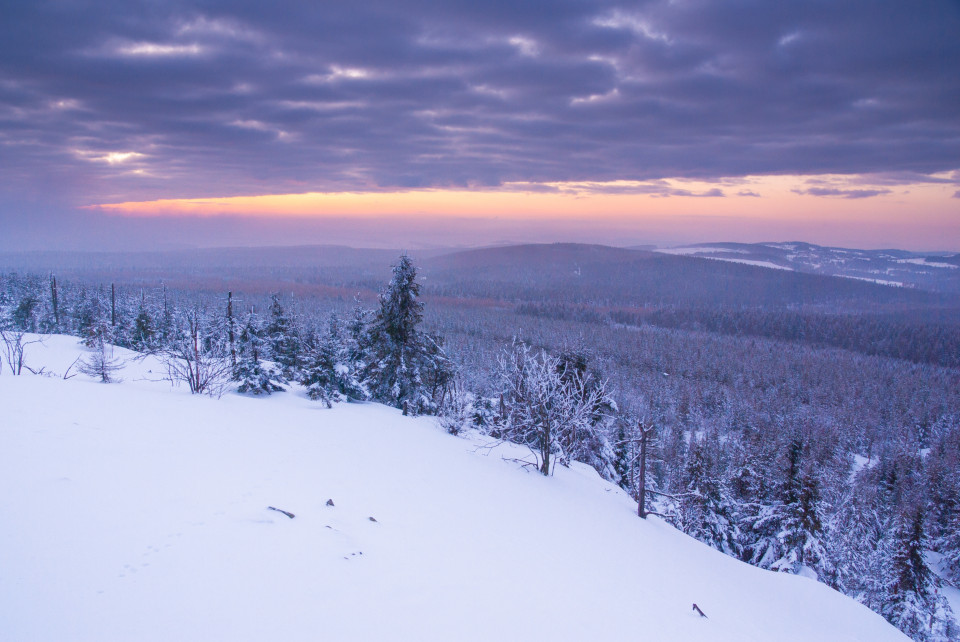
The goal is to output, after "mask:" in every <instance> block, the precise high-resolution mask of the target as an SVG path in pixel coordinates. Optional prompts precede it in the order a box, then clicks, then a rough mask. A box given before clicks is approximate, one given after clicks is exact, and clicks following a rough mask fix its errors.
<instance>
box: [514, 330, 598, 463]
mask: <svg viewBox="0 0 960 642" xmlns="http://www.w3.org/2000/svg"><path fill="white" fill-rule="evenodd" d="M499 372H500V375H499V381H500V386H501V399H502V400H503V401H502V413H503V415H504V416H503V417H502V418H501V427H500V433H501V434H502V436H503V437H504V438H505V439H508V440H510V441H513V442H516V443H520V444H524V445H526V446H529V447H530V449H531V450H532V451H533V452H534V454H536V455H537V463H538V468H539V470H540V472H541V473H543V474H544V475H549V474H550V472H551V471H552V470H553V463H554V462H555V461H557V462H560V463H561V464H564V465H566V464H568V463H569V462H570V461H571V454H572V453H576V452H582V451H581V450H580V449H581V444H582V441H583V440H584V438H585V437H586V436H588V435H589V437H590V439H591V440H593V441H596V442H598V443H602V444H604V449H605V451H608V452H609V454H610V455H611V456H612V449H611V448H610V445H609V444H608V443H607V442H606V439H605V438H603V437H602V435H598V434H597V432H596V425H595V424H594V422H593V413H594V411H595V409H596V408H597V406H598V404H600V400H601V399H602V398H603V397H604V396H605V393H604V389H603V386H602V385H598V386H596V387H594V388H593V389H592V390H589V391H587V390H585V386H584V384H583V381H582V380H581V379H580V377H579V375H578V374H576V373H570V372H566V371H564V369H563V367H562V362H561V360H560V359H559V358H557V357H552V356H550V355H548V354H547V353H546V352H544V351H542V350H541V351H539V352H534V351H532V350H531V349H530V347H529V346H527V345H526V344H524V343H522V342H514V345H513V348H512V349H511V350H510V351H508V352H506V353H504V354H503V355H502V356H501V359H500V368H499ZM611 466H612V461H611Z"/></svg>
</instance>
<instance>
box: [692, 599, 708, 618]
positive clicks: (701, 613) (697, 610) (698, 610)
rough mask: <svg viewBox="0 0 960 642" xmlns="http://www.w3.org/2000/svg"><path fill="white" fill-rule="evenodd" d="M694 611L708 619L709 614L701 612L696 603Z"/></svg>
mask: <svg viewBox="0 0 960 642" xmlns="http://www.w3.org/2000/svg"><path fill="white" fill-rule="evenodd" d="M693 610H694V611H696V612H697V613H699V614H700V617H707V614H706V613H704V612H703V611H701V610H700V607H699V606H697V603H696V602H694V603H693ZM707 619H708V620H709V619H710V618H708V617H707Z"/></svg>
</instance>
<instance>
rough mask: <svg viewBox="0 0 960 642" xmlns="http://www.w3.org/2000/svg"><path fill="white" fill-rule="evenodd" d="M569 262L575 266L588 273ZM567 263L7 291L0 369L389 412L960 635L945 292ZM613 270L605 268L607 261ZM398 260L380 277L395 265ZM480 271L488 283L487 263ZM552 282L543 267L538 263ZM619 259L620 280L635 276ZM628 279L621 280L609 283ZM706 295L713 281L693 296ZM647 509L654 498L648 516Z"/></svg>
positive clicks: (463, 259)
mask: <svg viewBox="0 0 960 642" xmlns="http://www.w3.org/2000/svg"><path fill="white" fill-rule="evenodd" d="M571 251H572V252H573V253H574V255H573V258H572V259H571V255H570V252H571ZM579 251H581V250H579V249H577V248H573V249H572V250H571V248H570V247H553V249H552V250H551V249H550V248H549V247H548V248H547V249H545V250H543V256H541V257H539V259H537V257H536V256H534V259H530V256H531V253H529V252H528V253H525V254H524V257H526V258H525V259H524V261H531V260H533V261H534V262H533V263H530V264H523V265H520V264H513V263H511V258H510V256H509V255H507V254H506V252H507V251H506V250H500V251H497V252H495V256H494V257H493V258H491V257H490V256H487V257H486V259H484V257H482V256H481V257H477V256H473V255H471V253H464V254H463V255H456V254H453V255H446V256H431V255H430V254H429V253H425V256H424V258H423V259H422V260H420V259H418V260H417V261H414V260H413V259H412V258H410V256H408V255H406V254H403V255H401V256H400V257H399V258H396V257H395V256H394V257H393V265H392V268H388V266H387V263H388V262H389V261H390V259H389V258H386V257H385V255H384V254H383V253H371V254H369V255H366V256H365V258H363V260H362V261H355V262H352V263H351V262H349V261H348V262H347V264H346V265H336V261H331V262H330V264H329V265H326V266H320V267H304V266H305V265H306V263H307V261H306V260H305V261H304V264H303V265H300V266H299V267H298V266H286V267H276V266H267V265H262V266H253V267H250V266H248V267H245V268H237V269H233V268H224V267H223V266H222V265H221V266H219V267H210V266H206V267H204V266H193V267H191V268H189V269H194V270H195V271H196V273H197V276H196V278H194V279H190V278H188V277H187V276H186V275H187V273H188V268H184V272H181V273H176V272H174V271H171V270H166V271H164V270H162V269H152V270H147V269H144V268H142V267H137V268H130V267H126V268H117V267H114V266H106V267H102V268H98V270H97V271H86V272H84V271H82V270H76V269H73V270H71V269H63V270H62V271H61V272H59V273H58V272H56V271H44V272H41V271H39V270H35V271H30V272H20V271H8V272H4V273H3V274H2V276H0V328H2V330H3V345H2V346H0V348H2V349H3V354H2V355H0V357H2V359H0V361H2V363H0V367H3V368H5V369H7V368H9V369H10V370H11V371H13V372H15V373H19V374H21V376H30V374H31V373H33V374H40V375H42V374H44V372H43V371H42V370H41V369H38V368H37V367H36V365H35V364H31V363H30V362H29V359H26V358H23V354H24V352H23V348H24V344H25V343H27V342H29V341H33V340H36V337H35V335H34V333H41V334H44V333H56V334H69V335H74V336H76V337H78V340H80V341H82V342H83V343H84V344H86V345H87V346H88V347H90V348H91V354H92V357H91V358H90V359H89V360H87V361H86V362H84V363H83V364H80V367H83V368H85V369H86V370H85V372H86V373H87V374H91V373H92V374H94V375H96V376H97V377H99V378H100V379H101V380H102V381H104V382H109V381H110V380H111V375H112V373H113V372H114V370H115V368H114V364H112V363H111V361H110V357H109V355H108V353H107V352H106V351H104V349H103V346H104V345H108V344H113V345H118V346H122V347H126V348H130V349H132V350H135V351H138V352H141V353H149V354H154V355H157V356H160V357H161V358H162V360H163V363H164V364H166V366H167V369H168V370H167V372H166V373H164V376H165V377H166V378H168V379H169V380H170V381H171V383H173V384H176V385H182V386H187V387H189V389H190V390H191V392H195V393H198V394H199V393H205V394H211V395H214V396H219V395H222V394H227V393H231V394H232V393H239V394H245V395H251V396H258V395H263V396H266V395H273V394H292V391H294V390H302V391H303V392H304V393H305V394H307V395H308V396H309V397H310V398H311V399H314V400H316V402H317V403H318V404H321V405H322V406H326V407H330V406H332V405H333V404H335V403H342V402H360V401H374V402H380V403H384V404H387V405H390V406H393V407H396V408H399V409H401V410H402V411H403V412H404V413H405V414H410V415H437V416H438V417H439V419H440V422H441V425H443V426H444V427H445V428H446V429H447V430H448V431H449V432H451V433H453V434H457V433H460V432H462V431H469V430H475V431H481V432H483V433H485V434H487V435H490V436H492V437H494V438H497V439H503V440H508V441H512V442H515V443H519V444H523V445H526V446H528V447H529V453H530V454H529V457H528V458H527V459H526V460H524V461H523V462H520V463H521V465H524V466H527V467H529V469H530V470H531V471H537V472H539V473H542V474H544V475H550V474H551V471H552V470H553V469H554V467H556V466H565V465H569V464H570V463H571V462H574V461H578V462H583V463H586V464H588V465H590V466H592V467H593V468H594V469H595V470H596V471H597V472H598V473H599V474H600V475H601V476H603V477H604V478H606V479H608V480H610V481H613V482H615V483H617V484H619V485H620V486H621V487H623V488H624V489H626V490H627V491H628V492H630V493H631V494H632V495H633V496H634V498H636V499H638V500H641V499H642V505H641V506H640V507H639V508H640V511H641V512H642V513H653V514H656V515H659V516H660V517H662V518H663V519H665V520H667V521H669V522H670V523H672V524H673V525H674V526H676V528H678V529H680V530H681V531H683V532H685V533H687V534H689V535H690V536H692V537H695V538H696V539H698V540H700V541H702V542H705V543H707V544H709V545H710V546H712V547H714V548H716V549H718V550H721V551H723V552H724V553H726V554H728V555H731V556H733V557H736V558H738V559H741V560H743V561H745V562H748V563H750V564H753V565H756V566H759V567H761V568H765V569H770V570H773V571H779V572H785V573H793V574H802V575H807V576H809V577H812V578H815V579H817V580H818V581H820V582H823V583H825V584H827V585H829V586H831V587H833V588H835V589H836V590H838V591H841V592H842V593H844V594H847V595H849V596H851V597H853V598H854V599H856V600H858V601H859V602H861V603H863V604H865V605H866V606H868V607H869V608H871V609H872V610H874V611H876V612H877V613H880V614H881V615H883V616H884V617H885V618H886V619H887V620H888V621H890V622H891V623H893V624H894V625H896V626H897V627H899V628H900V629H901V630H902V631H904V632H905V633H907V634H908V635H909V636H911V637H912V638H913V639H915V640H951V639H957V636H958V628H957V624H956V615H955V614H953V613H951V611H950V608H949V606H948V604H947V601H946V599H945V598H944V596H943V595H942V587H943V586H944V584H945V583H953V584H954V585H957V584H960V535H958V533H960V369H958V367H960V363H958V361H957V359H958V355H960V351H958V346H960V329H958V325H957V324H956V322H955V318H956V317H954V316H953V312H955V308H954V307H952V306H954V305H955V304H956V302H955V301H953V300H952V299H951V298H950V297H949V296H945V295H937V294H933V293H926V292H921V291H908V290H897V289H895V288H889V287H885V286H880V285H874V284H868V283H861V282H855V281H848V280H843V279H838V278H829V277H813V276H806V275H794V274H783V273H779V272H777V271H773V270H763V269H762V268H755V267H749V266H737V265H724V266H722V267H718V266H717V264H716V263H710V262H707V261H703V260H697V259H685V258H680V257H664V258H665V259H670V260H669V261H666V262H664V261H660V260H659V259H655V260H654V259H649V257H646V258H644V260H646V261H647V263H642V262H641V263H637V262H636V261H635V259H634V258H633V257H632V256H630V255H621V254H620V253H621V252H625V251H620V250H617V251H616V252H614V253H612V254H610V253H608V254H604V255H603V258H602V260H600V259H598V260H594V261H593V262H591V261H590V260H588V259H585V258H584V256H583V255H582V254H577V252H579ZM611 257H612V258H611ZM384 259H386V260H384ZM485 260H486V262H484V261H485ZM536 261H539V262H536ZM623 261H626V263H624V262H623ZM612 274H617V275H618V277H617V278H613V277H612V276H611V275H612ZM691 274H699V277H698V278H691ZM641 496H642V497H641Z"/></svg>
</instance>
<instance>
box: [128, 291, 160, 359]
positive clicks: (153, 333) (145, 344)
mask: <svg viewBox="0 0 960 642" xmlns="http://www.w3.org/2000/svg"><path fill="white" fill-rule="evenodd" d="M156 337H157V330H156V328H155V327H154V322H153V318H152V317H151V316H150V312H149V310H148V309H147V306H146V302H145V301H144V300H143V298H141V300H140V306H139V307H138V308H137V316H136V317H135V318H134V320H133V328H132V329H131V330H130V347H131V348H132V349H134V350H136V351H137V352H153V351H154V350H156V348H157V342H156Z"/></svg>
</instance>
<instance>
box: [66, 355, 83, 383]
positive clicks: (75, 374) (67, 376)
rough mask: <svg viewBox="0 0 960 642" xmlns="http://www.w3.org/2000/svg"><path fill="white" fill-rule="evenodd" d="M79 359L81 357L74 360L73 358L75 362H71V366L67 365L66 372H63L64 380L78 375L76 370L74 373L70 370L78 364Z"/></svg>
mask: <svg viewBox="0 0 960 642" xmlns="http://www.w3.org/2000/svg"><path fill="white" fill-rule="evenodd" d="M77 361H80V357H77V358H76V359H74V360H73V363H71V364H70V365H69V366H67V370H66V372H64V373H63V380H64V381H66V380H67V379H71V378H73V377H76V376H77V373H76V372H74V373H73V374H70V371H71V370H72V369H73V366H75V365H77Z"/></svg>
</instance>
